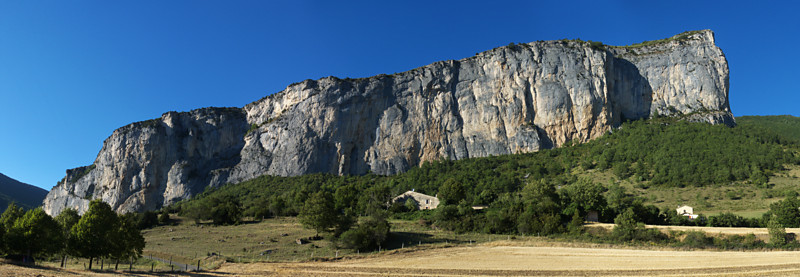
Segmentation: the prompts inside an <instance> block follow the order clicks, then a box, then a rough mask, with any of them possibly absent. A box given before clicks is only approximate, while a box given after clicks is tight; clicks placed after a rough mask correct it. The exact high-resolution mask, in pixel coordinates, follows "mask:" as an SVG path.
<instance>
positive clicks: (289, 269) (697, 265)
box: [0, 240, 800, 277]
mask: <svg viewBox="0 0 800 277" xmlns="http://www.w3.org/2000/svg"><path fill="white" fill-rule="evenodd" d="M791 275H800V252H794V251H765V252H731V251H727V252H723V251H675V250H642V249H630V248H607V246H599V245H590V244H583V245H580V244H578V245H573V247H569V245H568V244H563V243H560V244H559V243H553V242H546V241H540V240H515V241H495V242H487V243H482V244H477V245H472V246H468V245H462V246H455V247H438V248H424V247H423V248H422V249H414V248H406V249H397V250H391V251H383V252H382V253H379V254H378V253H375V254H370V255H366V256H361V257H350V258H345V259H339V260H335V261H326V262H308V261H306V262H278V263H269V262H254V263H225V264H223V265H222V266H221V267H220V268H218V269H216V270H214V271H205V272H190V273H147V272H140V273H124V272H117V273H114V272H102V273H99V272H87V271H82V270H56V269H48V268H28V267H20V266H13V265H9V264H4V263H2V262H0V276H203V277H206V276H207V277H211V276H791Z"/></svg>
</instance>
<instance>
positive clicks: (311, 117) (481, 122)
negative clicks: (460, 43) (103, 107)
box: [44, 30, 735, 215]
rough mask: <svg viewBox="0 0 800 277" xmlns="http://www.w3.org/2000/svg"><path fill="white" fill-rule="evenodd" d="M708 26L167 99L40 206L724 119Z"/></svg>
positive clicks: (162, 194)
mask: <svg viewBox="0 0 800 277" xmlns="http://www.w3.org/2000/svg"><path fill="white" fill-rule="evenodd" d="M728 75H729V73H728V64H727V61H726V59H725V56H724V54H723V53H722V50H721V49H720V48H718V47H717V46H716V45H715V44H714V34H713V32H711V31H710V30H703V31H691V32H686V33H682V34H679V35H676V36H673V37H671V38H667V39H663V40H659V41H653V42H645V43H642V44H638V45H631V46H622V47H618V46H607V45H603V44H601V43H596V42H584V41H579V40H559V41H539V42H532V43H526V44H510V45H508V46H504V47H498V48H495V49H492V50H489V51H486V52H483V53H479V54H477V55H476V56H473V57H469V58H465V59H461V60H457V61H456V60H450V61H443V62H436V63H433V64H430V65H427V66H423V67H420V68H417V69H413V70H410V71H407V72H402V73H396V74H393V75H378V76H374V77H369V78H361V79H339V78H336V77H326V78H322V79H319V80H305V81H302V82H299V83H295V84H292V85H289V86H288V87H287V88H286V89H285V90H283V91H281V92H278V93H275V94H273V95H270V96H267V97H265V98H263V99H261V100H258V101H256V102H253V103H250V104H248V105H246V106H245V107H243V108H204V109H198V110H194V111H190V112H183V113H176V112H169V113H165V114H164V115H162V117H161V118H157V119H153V120H149V121H145V122H138V123H134V124H131V125H128V126H125V127H122V128H120V129H118V130H116V131H114V133H113V134H112V135H111V136H110V137H109V138H108V139H106V141H105V143H104V146H103V148H102V150H101V151H100V153H99V154H98V156H97V159H96V160H95V162H94V163H93V164H92V165H90V166H88V167H81V168H77V169H71V170H68V171H67V176H66V177H65V178H64V179H63V180H62V181H61V182H59V184H58V185H57V186H56V187H54V188H53V190H52V191H50V193H49V194H48V195H47V198H46V199H45V201H44V207H45V210H46V211H47V212H48V213H49V214H51V215H56V214H58V213H60V211H61V210H63V209H64V208H67V207H72V208H75V209H77V210H78V211H80V212H82V211H84V210H85V209H86V208H87V207H88V203H89V201H90V200H91V199H96V198H100V199H102V200H103V201H106V202H108V203H109V204H111V206H112V207H114V208H115V209H116V210H117V211H118V212H129V211H142V210H152V209H157V208H159V207H161V206H163V205H168V204H171V203H174V202H176V201H179V200H182V199H186V198H189V197H191V196H192V195H194V194H197V193H199V192H202V191H203V190H204V189H205V188H206V187H207V186H220V185H224V184H226V183H237V182H242V181H245V180H249V179H252V178H255V177H258V176H260V175H264V174H272V175H281V176H295V175H302V174H307V173H316V172H326V173H332V174H365V173H367V172H373V173H377V174H396V173H401V172H404V171H406V170H408V169H410V168H412V167H414V166H418V165H419V164H421V163H422V162H423V161H430V160H438V159H465V158H471V157H485V156H489V155H502V154H513V153H525V152H532V151H538V150H539V149H544V148H552V147H559V146H561V145H563V144H565V143H567V142H569V141H577V142H586V141H589V140H591V139H594V138H597V137H599V136H602V135H603V134H605V133H606V132H607V131H609V130H610V129H611V128H614V127H616V126H618V125H619V124H620V123H621V122H623V121H625V120H631V119H640V118H648V117H651V116H655V115H659V116H679V117H682V118H685V119H687V120H692V121H703V122H709V123H712V124H727V125H734V124H735V122H734V119H733V115H732V114H731V111H730V106H729V103H728V86H729V83H728Z"/></svg>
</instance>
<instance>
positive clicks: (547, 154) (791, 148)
mask: <svg viewBox="0 0 800 277" xmlns="http://www.w3.org/2000/svg"><path fill="white" fill-rule="evenodd" d="M783 133H784V132H779V131H772V130H770V129H768V128H764V127H760V126H754V125H751V124H741V125H739V126H737V127H732V128H731V127H726V126H719V125H710V124H705V123H689V122H685V121H678V120H674V119H668V118H657V119H652V120H640V121H634V122H628V123H625V124H623V125H622V126H621V127H620V128H618V129H615V130H614V131H613V132H612V133H609V134H606V135H605V136H603V137H601V138H599V139H597V140H594V141H592V142H589V143H586V144H580V145H572V146H566V147H562V148H558V149H550V150H543V151H540V152H536V153H529V154H517V155H503V156H494V157H487V158H475V159H466V160H460V161H439V162H433V163H425V164H423V165H422V166H421V167H418V168H414V169H412V170H410V171H408V172H406V173H403V174H398V175H394V176H378V175H371V174H368V175H364V176H333V175H325V174H311V175H305V176H299V177H276V176H262V177H259V178H257V179H254V180H251V181H247V182H243V183H239V184H232V185H227V186H223V187H221V188H218V189H211V190H208V191H207V192H205V193H203V194H201V195H199V196H198V197H196V198H194V199H193V200H190V201H184V202H182V203H179V204H178V205H174V206H173V207H171V209H173V210H175V211H181V212H182V213H184V214H187V215H193V216H195V217H198V218H199V217H205V218H206V219H208V218H210V217H211V216H212V215H211V214H212V213H211V211H212V210H213V207H218V206H220V205H222V204H223V203H234V204H236V205H238V206H240V207H241V208H242V210H243V213H244V215H250V216H257V217H260V216H270V215H295V214H297V213H299V211H300V210H301V208H302V206H303V204H304V202H305V200H306V199H307V198H308V197H309V195H311V194H313V193H315V192H317V191H320V190H322V191H326V192H329V193H330V194H331V195H332V196H333V198H334V199H335V202H336V208H337V209H349V210H352V211H353V212H355V213H358V214H363V213H365V212H366V211H367V210H368V209H369V207H370V206H381V205H385V203H387V202H388V201H389V199H391V197H392V196H394V195H398V194H400V193H402V192H404V191H406V190H411V189H416V191H418V192H422V193H426V194H430V195H436V194H438V196H439V197H440V198H441V200H442V201H443V203H444V204H445V205H458V204H461V205H488V206H489V211H488V213H495V212H501V211H503V210H507V209H509V208H512V207H513V206H516V205H518V204H519V203H520V202H519V201H522V199H521V198H520V197H521V196H522V197H523V198H524V197H525V196H524V195H526V190H535V189H534V187H537V186H541V187H542V188H545V190H544V191H539V192H538V194H536V195H539V194H542V193H543V194H544V195H548V194H552V195H558V194H560V195H561V196H562V198H564V197H570V196H569V194H570V191H572V193H573V194H576V193H578V191H584V190H592V189H596V190H599V191H600V193H604V194H606V195H611V194H616V196H613V197H616V200H617V201H622V199H623V198H624V199H627V200H625V201H628V202H632V201H634V199H632V198H630V197H629V196H630V195H629V193H628V192H626V191H625V190H624V189H623V188H620V187H619V186H618V185H616V184H613V183H601V182H599V181H596V180H593V179H590V178H587V177H586V176H585V175H586V174H585V173H586V172H607V173H612V174H613V175H614V176H615V177H616V178H617V179H618V180H626V181H630V182H634V183H636V184H640V185H641V187H643V188H647V187H651V189H653V188H679V187H703V186H710V185H714V186H725V185H727V184H733V183H749V184H755V185H757V186H767V185H768V184H767V182H768V181H769V177H770V176H772V175H773V174H774V173H775V172H779V171H781V170H783V168H784V165H791V164H798V162H799V161H800V159H798V155H797V153H798V146H797V144H796V142H795V141H794V140H792V139H788V138H786V137H785V136H784V135H782V134H783ZM581 176H583V177H581ZM532 184H535V185H532ZM579 187H580V188H579ZM547 188H551V189H552V191H550V189H547ZM547 191H550V192H547ZM529 192H530V191H529ZM626 195H627V196H626ZM530 197H533V196H530ZM537 197H542V195H539V196H537ZM574 197H575V196H574ZM607 197H608V196H607ZM539 200H541V199H530V201H539ZM562 200H563V199H561V200H553V201H562ZM629 204H630V203H629ZM639 204H641V201H639ZM640 206H641V205H640ZM218 210H219V209H218ZM618 212H619V210H613V209H609V210H607V213H608V214H606V215H604V218H606V219H609V218H611V219H613V217H614V216H615V215H616V213H618ZM655 213H656V214H657V213H658V211H657V210H656V211H655Z"/></svg>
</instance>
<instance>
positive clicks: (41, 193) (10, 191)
mask: <svg viewBox="0 0 800 277" xmlns="http://www.w3.org/2000/svg"><path fill="white" fill-rule="evenodd" d="M45 196H47V191H46V190H43V189H40V188H38V187H34V186H31V185H28V184H25V183H22V182H20V181H17V180H14V179H12V178H10V177H8V176H6V175H3V174H2V173H0V212H2V211H5V209H6V207H8V204H9V203H11V202H14V203H16V204H17V205H19V206H21V207H23V208H25V209H33V208H36V207H38V206H41V205H42V200H44V197H45Z"/></svg>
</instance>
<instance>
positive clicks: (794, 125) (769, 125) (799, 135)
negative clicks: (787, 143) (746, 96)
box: [736, 115, 800, 141]
mask: <svg viewBox="0 0 800 277" xmlns="http://www.w3.org/2000/svg"><path fill="white" fill-rule="evenodd" d="M736 124H739V126H743V127H747V128H758V127H760V128H765V129H769V130H770V131H773V132H775V133H778V134H780V135H783V136H785V137H787V138H790V139H794V140H797V141H800V117H796V116H791V115H767V116H740V117H737V118H736Z"/></svg>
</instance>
